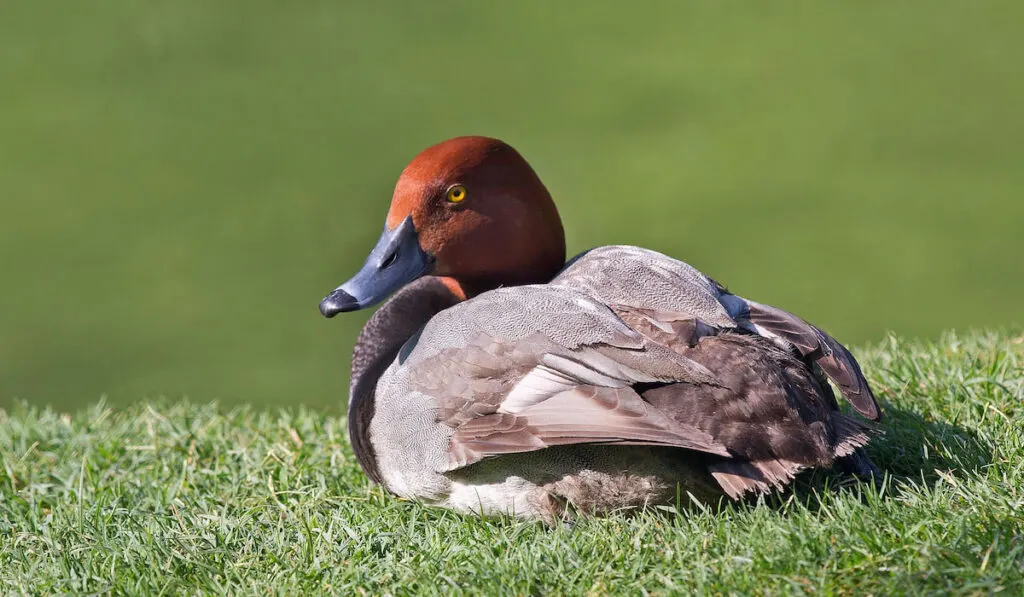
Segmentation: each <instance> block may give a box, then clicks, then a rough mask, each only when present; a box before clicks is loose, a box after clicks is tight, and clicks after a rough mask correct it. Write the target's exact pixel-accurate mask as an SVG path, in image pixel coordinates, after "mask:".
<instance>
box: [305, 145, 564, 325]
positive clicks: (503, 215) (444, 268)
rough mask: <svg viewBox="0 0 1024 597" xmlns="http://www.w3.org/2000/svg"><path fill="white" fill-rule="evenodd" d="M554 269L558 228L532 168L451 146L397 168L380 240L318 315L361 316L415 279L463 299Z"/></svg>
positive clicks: (485, 150) (509, 157)
mask: <svg viewBox="0 0 1024 597" xmlns="http://www.w3.org/2000/svg"><path fill="white" fill-rule="evenodd" d="M564 262H565V233H564V231H563V230H562V222H561V219H560V218H559V217H558V210H557V209H556V208H555V204H554V202H553V201H552V200H551V195H550V194H549V193H548V190H547V189H546V188H544V184H543V183H541V181H540V179H539V178H538V177H537V174H536V173H535V172H534V171H533V168H531V167H530V165H529V164H528V163H526V160H524V159H523V158H522V156H520V155H519V154H518V153H517V152H516V150H514V149H512V147H510V146H509V145H507V144H505V143H503V142H501V141H499V140H497V139H490V138H487V137H456V138H454V139H449V140H447V141H444V142H442V143H438V144H437V145H434V146H432V147H428V148H427V149H425V150H424V151H423V152H422V153H420V154H419V155H417V156H416V157H415V158H414V159H413V160H412V162H410V163H409V165H408V166H406V167H405V170H403V171H402V175H401V177H399V179H398V184H397V185H395V192H394V195H393V196H392V198H391V208H390V209H389V210H388V215H387V219H386V221H385V223H384V232H383V233H381V235H380V240H378V241H377V245H376V246H375V247H374V248H373V250H372V251H371V252H370V256H369V257H367V259H366V263H365V264H364V265H363V267H362V269H360V270H359V272H358V273H357V274H356V275H355V276H353V277H352V278H351V279H349V280H348V281H347V282H345V283H344V284H342V285H341V286H339V287H338V288H337V289H335V290H334V291H333V292H331V293H330V294H329V295H327V297H326V298H324V299H323V300H322V301H321V302H320V312H321V313H323V315H324V316H325V317H332V316H334V315H336V314H338V313H342V312H345V311H355V310H357V309H362V308H364V307H369V306H371V305H373V304H376V303H377V302H379V301H381V300H383V299H385V298H387V296H388V295H390V294H391V293H392V292H394V291H396V290H398V289H399V288H401V287H402V286H404V285H406V284H408V283H409V282H412V281H413V280H415V279H417V278H419V277H421V276H424V275H434V276H439V277H441V279H442V281H443V282H444V283H445V285H446V286H448V288H449V289H450V290H451V291H452V292H453V293H454V294H455V295H456V296H457V297H458V298H460V299H466V298H470V297H472V296H474V295H476V294H479V293H481V292H484V291H486V290H490V289H492V288H496V287H498V286H508V285H516V284H532V283H540V282H547V281H548V280H550V279H551V278H552V277H553V276H554V275H555V273H556V272H557V271H558V270H559V269H560V268H561V267H562V265H563V264H564Z"/></svg>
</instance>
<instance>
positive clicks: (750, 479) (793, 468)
mask: <svg viewBox="0 0 1024 597" xmlns="http://www.w3.org/2000/svg"><path fill="white" fill-rule="evenodd" d="M803 468H804V467H803V466H801V465H799V464H797V463H795V462H792V461H790V460H776V459H774V458H772V459H767V460H716V461H714V462H712V463H710V464H708V470H709V471H710V472H711V476H712V477H714V478H715V481H717V482H718V485H719V486H721V488H722V491H724V492H725V494H726V495H728V496H729V497H731V498H732V499H734V500H738V499H740V498H741V497H743V496H744V495H745V494H746V493H748V492H753V493H768V492H769V491H771V490H773V489H782V488H783V487H785V486H786V485H788V484H789V482H790V481H792V480H793V477H795V476H796V475H797V473H799V472H800V471H801V469H803Z"/></svg>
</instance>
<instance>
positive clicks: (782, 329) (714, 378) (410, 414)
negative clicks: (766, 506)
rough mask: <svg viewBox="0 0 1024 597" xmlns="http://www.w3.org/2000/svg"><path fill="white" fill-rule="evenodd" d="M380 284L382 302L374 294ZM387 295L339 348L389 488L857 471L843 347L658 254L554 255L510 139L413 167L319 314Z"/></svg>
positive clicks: (577, 500) (471, 497)
mask: <svg viewBox="0 0 1024 597" xmlns="http://www.w3.org/2000/svg"><path fill="white" fill-rule="evenodd" d="M388 297H390V298H388ZM384 299H387V300H386V301H385V302H384V304H383V305H382V306H381V307H380V308H379V309H378V310H377V311H376V312H375V313H374V314H373V316H372V317H371V318H370V320H369V321H368V322H367V324H366V326H365V327H364V328H363V331H362V332H361V333H360V335H359V338H358V341H357V343H356V347H355V350H354V354H353V358H352V375H351V385H350V398H349V407H348V416H349V432H350V437H351V441H352V445H353V449H354V451H355V454H356V457H357V459H358V461H359V463H360V465H361V466H362V468H363V470H364V471H365V472H366V474H367V475H368V476H369V477H370V478H371V479H372V480H373V481H375V482H377V483H379V484H381V485H383V486H384V487H386V488H387V489H388V490H389V491H391V492H392V493H394V494H397V495H399V496H403V497H408V498H416V499H420V500H423V501H426V502H428V503H432V504H436V505H439V506H443V507H447V508H452V509H455V510H458V511H463V512H474V513H480V514H492V513H510V514H514V515H517V516H520V517H527V518H541V519H544V520H547V521H549V522H550V521H552V520H554V519H556V518H559V517H562V516H565V515H567V514H568V513H569V512H571V511H583V512H605V511H608V510H611V509H617V508H623V507H637V506H642V505H645V504H651V503H659V502H660V503H665V502H670V501H673V500H675V499H677V496H679V495H684V496H690V497H688V499H697V500H702V501H703V500H714V499H716V498H717V497H718V496H721V495H722V494H723V493H724V494H725V495H727V496H729V497H731V498H736V499H738V498H741V497H742V496H744V495H748V494H758V493H763V492H768V491H771V490H773V489H777V488H782V487H784V486H786V485H787V484H788V483H789V482H790V481H791V480H792V479H793V478H794V476H795V475H796V474H797V473H798V472H800V471H801V470H805V469H810V468H822V467H831V466H833V465H834V464H837V463H838V464H839V465H841V466H842V467H843V468H844V469H845V470H847V471H848V472H852V473H855V474H858V475H871V474H875V473H876V472H877V469H876V468H875V467H874V465H873V464H872V463H871V461H870V460H869V459H868V457H867V455H866V454H865V453H864V451H863V449H862V446H864V445H865V444H866V443H867V442H868V439H869V436H870V435H871V433H872V431H873V428H872V427H871V426H870V425H869V424H868V423H866V422H862V421H860V420H858V419H855V418H853V417H851V416H848V415H846V414H843V413H841V412H840V411H839V408H838V405H837V403H836V400H835V397H834V395H833V393H832V390H831V388H830V386H829V384H828V382H827V381H826V376H827V378H829V379H831V380H832V381H833V382H835V383H836V385H837V386H838V387H839V389H840V390H841V392H842V393H843V395H844V396H845V397H846V398H847V399H848V400H849V401H850V403H851V404H852V406H853V408H854V409H855V410H856V411H857V412H858V413H860V414H861V415H864V416H865V417H867V418H869V419H874V420H877V419H878V418H879V410H878V406H877V404H876V402H875V399H874V397H873V396H872V394H871V390H870V388H869V387H868V384H867V382H866V381H865V379H864V376H863V374H862V373H861V370H860V368H859V366H858V365H857V362H856V360H855V359H854V358H853V357H852V356H851V355H850V353H849V352H848V351H847V350H846V349H845V348H844V347H843V346H842V345H840V344H839V343H838V342H836V341H835V340H834V339H833V338H832V337H830V336H828V335H827V334H825V333H824V332H822V331H821V330H820V329H818V328H815V327H813V326H811V325H810V324H808V323H806V322H804V321H803V320H802V319H800V318H798V317H796V316H794V315H792V314H790V313H788V312H785V311H782V310H780V309H776V308H774V307H769V306H766V305H761V304H759V303H755V302H753V301H749V300H746V299H743V298H741V297H739V296H737V295H734V294H731V293H730V292H728V291H727V290H726V289H725V287H724V286H722V285H720V284H718V283H717V282H715V281H714V280H712V279H711V278H708V277H707V276H705V275H704V274H702V273H700V272H699V271H697V270H696V269H694V268H693V267H691V266H689V265H687V264H685V263H683V262H681V261H678V260H675V259H672V258H670V257H667V256H665V255H662V254H660V253H656V252H654V251H649V250H645V249H640V248H637V247H624V246H611V247H600V248H597V249H593V250H591V251H588V252H586V253H584V254H582V255H580V256H578V257H576V258H574V259H572V260H571V261H570V262H569V263H568V264H566V263H565V238H564V232H563V229H562V224H561V221H560V219H559V216H558V211H557V209H556V208H555V205H554V202H553V201H552V199H551V196H550V195H549V193H548V191H547V189H546V188H545V187H544V185H543V184H542V183H541V181H540V179H539V178H538V177H537V175H536V174H535V173H534V171H533V169H532V168H531V167H530V166H529V164H528V163H527V162H526V161H525V160H524V159H523V158H522V157H521V156H520V155H519V154H518V153H517V152H516V151H515V150H514V149H512V148H511V147H510V146H508V145H507V144H505V143H503V142H501V141H499V140H496V139H490V138H486V137H458V138H455V139H450V140H448V141H445V142H443V143H440V144H438V145H434V146H432V147H430V148H428V149H426V150H424V151H423V152H422V153H420V154H419V155H418V156H416V158H415V159H413V161H412V162H411V163H410V164H409V165H408V166H406V168H405V170H404V171H403V172H402V174H401V176H400V178H399V180H398V183H397V185H396V187H395V191H394V195H393V197H392V201H391V206H390V209H389V211H388V214H387V219H386V222H385V226H384V231H383V233H382V234H381V237H380V240H379V241H378V242H377V245H376V246H375V247H374V249H373V250H372V251H371V253H370V256H369V257H368V258H367V260H366V263H365V264H364V266H363V267H362V269H360V271H359V272H358V273H356V275H355V276H353V277H352V278H351V279H350V280H348V281H347V282H345V283H344V284H342V285H341V286H340V287H338V288H337V289H335V290H334V291H333V292H331V293H330V294H329V295H328V296H327V297H326V298H324V299H323V300H322V301H321V303H320V311H321V313H322V314H323V315H324V316H325V317H332V316H334V315H336V314H338V313H341V312H346V311H354V310H357V309H363V308H366V307H369V306H371V305H374V304H376V303H378V302H380V301H382V300H384Z"/></svg>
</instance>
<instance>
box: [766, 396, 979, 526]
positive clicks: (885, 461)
mask: <svg viewBox="0 0 1024 597" xmlns="http://www.w3.org/2000/svg"><path fill="white" fill-rule="evenodd" d="M884 413H885V415H884V416H885V418H884V420H883V421H882V423H881V425H880V428H881V430H882V431H883V433H882V434H880V435H877V436H875V437H873V438H872V439H871V442H870V443H869V444H868V446H867V453H868V455H869V456H870V457H871V460H872V461H873V462H874V463H875V465H876V466H877V467H878V468H879V469H880V470H881V471H882V474H883V475H885V476H888V477H889V478H890V481H891V482H890V483H889V484H888V489H887V490H886V492H885V498H891V497H894V496H898V495H899V494H900V493H901V492H902V489H903V487H904V486H905V483H904V482H913V483H914V484H917V485H921V484H924V485H925V486H926V487H931V486H933V485H934V484H935V483H936V482H937V481H938V480H939V479H940V478H941V477H942V476H943V475H953V476H955V477H959V476H962V475H965V474H967V473H971V472H974V471H978V470H981V469H982V468H983V467H985V466H986V465H988V464H990V463H991V462H992V452H991V450H990V449H989V448H988V447H987V446H986V445H985V443H984V442H983V441H981V440H980V439H979V438H978V435H977V433H975V432H974V431H972V430H971V429H968V428H966V427H963V426H961V425H956V424H954V423H949V422H946V421H942V420H929V419H926V418H925V417H923V416H921V415H920V414H918V413H916V412H914V411H912V410H909V409H906V408H900V407H897V406H895V405H892V404H886V405H885V406H884ZM872 482H874V483H880V482H881V479H877V480H874V481H872V480H870V479H858V478H856V477H852V476H850V475H844V474H842V473H840V472H838V471H835V470H833V471H810V472H808V473H805V474H803V475H800V476H799V477H798V478H797V480H796V482H795V483H794V484H793V485H792V486H791V488H790V489H789V490H787V491H786V492H784V493H782V494H779V495H776V496H773V497H772V499H770V500H769V502H771V503H777V504H781V503H783V502H784V501H785V500H786V499H787V498H789V497H790V496H791V495H796V496H797V499H799V500H800V501H801V502H802V503H803V504H804V505H805V506H806V507H808V508H810V509H816V508H817V505H818V504H819V502H820V499H819V496H820V494H821V492H822V491H826V490H827V491H831V492H833V493H838V494H852V493H857V492H860V490H861V489H862V488H863V486H864V485H865V484H868V483H872Z"/></svg>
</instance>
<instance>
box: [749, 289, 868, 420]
mask: <svg viewBox="0 0 1024 597" xmlns="http://www.w3.org/2000/svg"><path fill="white" fill-rule="evenodd" d="M744 300H746V299H744ZM746 303H747V305H748V308H749V315H748V316H749V318H750V323H752V324H753V325H754V326H755V327H756V328H757V331H758V332H759V333H761V334H762V335H765V336H768V337H777V338H781V339H783V340H785V341H787V342H789V343H790V344H792V345H793V346H794V347H796V349H797V351H799V352H800V355H801V356H802V357H804V358H806V359H810V360H812V361H814V362H816V363H817V364H818V366H819V367H821V370H822V371H824V372H825V375H827V376H828V378H829V379H831V380H832V381H833V382H834V383H835V384H836V385H837V386H838V387H839V390H840V391H841V392H842V394H843V396H844V397H845V398H846V399H847V400H848V401H849V402H850V404H851V405H852V406H853V408H854V410H856V411H857V412H858V413H860V414H861V415H863V416H865V417H867V418H868V419H871V420H872V421H878V420H880V419H881V417H882V414H881V411H880V410H879V408H878V402H877V401H876V400H875V396H874V394H872V393H871V387H870V386H869V385H868V381H867V379H865V378H864V374H863V373H862V372H861V370H860V365H859V364H858V363H857V359H855V358H853V355H851V354H850V351H848V350H846V347H845V346H843V345H842V344H840V343H839V342H838V341H836V339H835V338H833V337H832V336H829V335H828V334H826V333H825V332H823V331H822V330H820V329H819V328H816V327H814V326H813V325H811V324H809V323H807V322H806V321H804V320H802V319H800V318H799V317H797V316H796V315H793V314H792V313H790V312H788V311H783V310H782V309H778V308H776V307H772V306H769V305H762V304H760V303H756V302H754V301H751V300H746Z"/></svg>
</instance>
